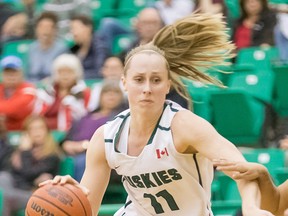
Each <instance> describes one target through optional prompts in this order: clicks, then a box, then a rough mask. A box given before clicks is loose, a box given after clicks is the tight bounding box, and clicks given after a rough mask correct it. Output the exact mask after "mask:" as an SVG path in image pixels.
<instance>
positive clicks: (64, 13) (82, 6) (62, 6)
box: [43, 0, 92, 40]
mask: <svg viewBox="0 0 288 216" xmlns="http://www.w3.org/2000/svg"><path fill="white" fill-rule="evenodd" d="M43 11H47V12H53V13H56V14H57V16H58V18H59V21H58V28H59V36H60V37H61V38H62V39H65V40H70V39H71V36H70V33H69V31H70V30H69V29H70V28H69V25H70V22H71V18H72V16H76V15H86V16H88V17H91V15H92V12H91V7H90V0H46V2H45V3H44V5H43Z"/></svg>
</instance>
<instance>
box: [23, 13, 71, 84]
mask: <svg viewBox="0 0 288 216" xmlns="http://www.w3.org/2000/svg"><path fill="white" fill-rule="evenodd" d="M35 33H36V41H35V42H33V43H32V44H31V45H30V47H29V53H28V56H29V57H28V70H27V71H28V73H27V77H28V80H29V81H32V82H39V81H40V80H42V79H44V78H47V77H49V76H51V65H52V62H53V60H54V59H55V58H56V57H57V56H59V55H60V54H63V53H65V52H67V51H68V48H67V47H66V45H65V43H64V42H63V41H61V40H59V39H58V38H57V16H56V15H55V14H53V13H51V12H44V13H42V14H41V15H40V16H39V17H38V19H37V21H36V26H35Z"/></svg>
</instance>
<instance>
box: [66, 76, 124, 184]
mask: <svg viewBox="0 0 288 216" xmlns="http://www.w3.org/2000/svg"><path fill="white" fill-rule="evenodd" d="M122 103H123V94H122V90H121V89H120V87H119V82H118V81H116V80H114V81H113V80H107V81H105V82H104V84H103V87H102V90H101V94H100V104H99V107H98V108H97V109H96V110H94V111H93V112H90V113H88V114H87V115H86V116H84V117H83V118H81V119H80V120H79V121H77V122H75V123H74V124H73V126H72V128H71V129H70V130H69V132H68V134H67V136H66V138H65V140H64V141H63V142H62V148H63V150H64V152H65V153H66V154H68V155H71V156H73V157H74V161H75V179H76V180H78V181H80V180H81V178H82V175H83V172H84V169H85V155H86V151H85V149H84V148H83V146H82V144H83V143H85V142H87V141H89V140H90V139H91V137H92V135H93V134H94V132H95V131H96V129H97V128H98V127H100V126H101V125H103V124H105V123H106V122H107V121H108V120H111V119H112V118H113V117H114V116H115V115H116V114H118V113H119V112H120V111H122V110H123V109H122V110H121V105H122Z"/></svg>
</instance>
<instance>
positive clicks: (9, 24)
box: [0, 3, 28, 53]
mask: <svg viewBox="0 0 288 216" xmlns="http://www.w3.org/2000/svg"><path fill="white" fill-rule="evenodd" d="M0 14H1V16H0V53H1V47H3V44H4V43H6V42H10V41H15V40H22V39H25V38H26V34H27V24H28V16H27V15H26V14H25V13H24V12H21V11H16V10H15V9H14V8H13V7H12V6H11V5H10V4H9V3H0Z"/></svg>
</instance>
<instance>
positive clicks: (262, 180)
mask: <svg viewBox="0 0 288 216" xmlns="http://www.w3.org/2000/svg"><path fill="white" fill-rule="evenodd" d="M214 165H215V166H217V170H220V171H230V172H233V173H234V174H233V176H232V177H233V179H235V180H237V179H246V180H257V181H258V184H259V188H260V192H261V207H262V208H263V209H266V210H268V211H271V212H272V213H275V214H276V215H278V214H279V212H281V214H283V211H284V210H285V209H286V208H288V205H287V198H288V192H286V191H287V190H288V182H287V183H284V184H282V185H281V186H279V188H277V187H276V186H275V185H274V183H273V180H272V178H271V176H270V174H269V172H268V170H267V168H266V167H265V166H263V165H262V164H258V163H249V162H232V161H226V160H219V161H217V160H216V161H214ZM280 196H281V200H282V199H284V200H286V201H284V202H283V201H281V200H280Z"/></svg>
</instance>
